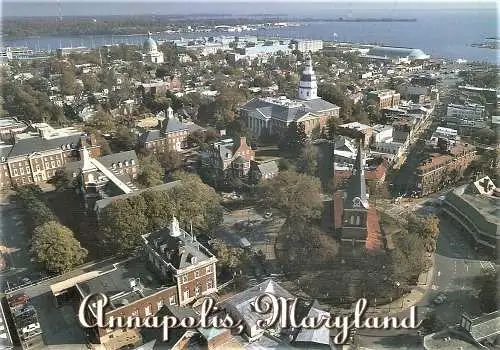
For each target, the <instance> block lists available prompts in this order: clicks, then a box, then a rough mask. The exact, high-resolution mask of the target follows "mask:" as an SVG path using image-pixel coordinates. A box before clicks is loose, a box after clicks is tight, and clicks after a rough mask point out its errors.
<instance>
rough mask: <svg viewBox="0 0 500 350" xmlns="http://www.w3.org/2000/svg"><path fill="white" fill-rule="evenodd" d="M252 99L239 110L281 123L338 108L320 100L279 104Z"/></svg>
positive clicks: (277, 101)
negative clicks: (277, 120) (280, 121)
mask: <svg viewBox="0 0 500 350" xmlns="http://www.w3.org/2000/svg"><path fill="white" fill-rule="evenodd" d="M274 100H276V102H272V101H271V100H270V99H263V98H254V99H252V100H250V101H248V102H247V103H246V104H245V105H244V106H242V107H241V109H243V110H246V111H248V112H249V113H250V114H251V115H253V116H255V117H257V118H266V119H269V118H272V119H279V120H282V121H288V122H291V121H295V120H298V119H299V118H300V117H302V116H304V115H306V114H307V113H313V114H314V113H319V112H323V111H327V110H331V109H338V108H339V107H338V106H336V105H334V104H332V103H330V102H327V101H325V100H323V99H321V98H316V99H313V100H307V101H306V100H283V101H287V102H288V104H287V102H282V103H280V102H279V100H278V99H274Z"/></svg>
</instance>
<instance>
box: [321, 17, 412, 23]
mask: <svg viewBox="0 0 500 350" xmlns="http://www.w3.org/2000/svg"><path fill="white" fill-rule="evenodd" d="M324 21H325V22H417V19H416V18H343V17H339V18H334V19H325V20H324Z"/></svg>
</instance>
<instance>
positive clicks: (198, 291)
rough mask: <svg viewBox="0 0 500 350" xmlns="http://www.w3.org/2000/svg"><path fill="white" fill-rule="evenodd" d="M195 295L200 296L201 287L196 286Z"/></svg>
mask: <svg viewBox="0 0 500 350" xmlns="http://www.w3.org/2000/svg"><path fill="white" fill-rule="evenodd" d="M194 295H196V296H199V295H200V287H199V286H196V288H195V290H194Z"/></svg>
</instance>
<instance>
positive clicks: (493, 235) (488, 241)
mask: <svg viewBox="0 0 500 350" xmlns="http://www.w3.org/2000/svg"><path fill="white" fill-rule="evenodd" d="M499 207H500V197H499V189H498V188H497V187H496V186H495V184H494V183H493V181H491V179H490V178H489V177H488V176H486V177H483V178H482V179H479V180H477V181H475V182H473V183H470V184H467V185H463V186H460V187H458V188H456V189H454V190H453V191H451V192H449V193H448V194H447V195H446V198H445V200H444V202H443V206H442V209H443V212H444V213H446V214H447V215H449V216H450V217H451V218H452V219H453V220H454V221H455V222H456V223H458V224H459V225H460V226H461V227H462V229H463V231H464V232H467V233H469V234H470V235H471V236H472V238H473V239H474V240H475V242H476V245H477V246H481V247H485V248H487V249H488V250H491V251H493V252H495V251H496V252H498V251H499V240H500V219H499V215H498V213H499V212H498V208H499Z"/></svg>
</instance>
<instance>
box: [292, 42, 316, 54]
mask: <svg viewBox="0 0 500 350" xmlns="http://www.w3.org/2000/svg"><path fill="white" fill-rule="evenodd" d="M295 48H296V50H297V51H300V52H302V53H307V52H317V51H319V50H322V49H323V40H298V41H297V42H296V44H295Z"/></svg>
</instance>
